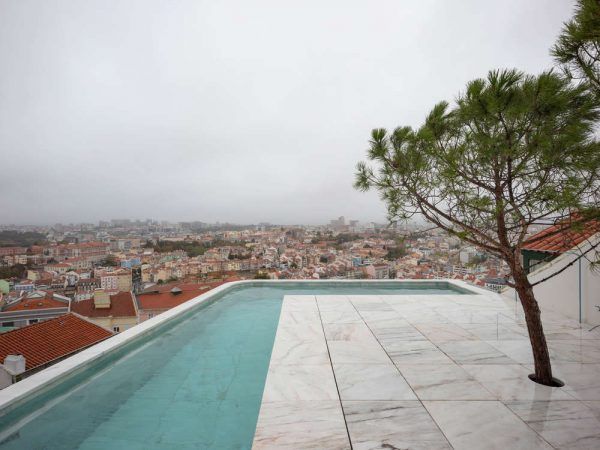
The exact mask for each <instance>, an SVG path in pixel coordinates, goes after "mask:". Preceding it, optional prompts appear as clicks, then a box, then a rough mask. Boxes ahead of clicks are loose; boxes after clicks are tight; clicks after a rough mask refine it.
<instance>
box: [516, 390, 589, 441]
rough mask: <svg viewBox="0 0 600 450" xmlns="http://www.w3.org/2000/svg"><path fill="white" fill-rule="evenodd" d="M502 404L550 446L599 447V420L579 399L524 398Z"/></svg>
mask: <svg viewBox="0 0 600 450" xmlns="http://www.w3.org/2000/svg"><path fill="white" fill-rule="evenodd" d="M506 405H507V406H508V407H509V408H510V409H511V410H512V411H513V412H514V413H515V414H517V415H518V416H519V417H520V418H521V419H522V420H523V421H525V423H526V424H527V425H529V426H530V427H531V428H532V429H533V430H535V431H536V432H537V433H538V434H540V435H541V436H542V437H543V438H544V439H545V440H546V441H547V442H548V443H549V444H550V445H552V446H553V447H554V448H561V449H592V448H600V421H599V420H598V418H597V417H596V416H595V414H594V412H593V411H592V410H591V409H590V408H588V407H587V406H586V405H585V404H584V403H583V402H580V401H544V402H529V401H525V402H508V403H507V404H506Z"/></svg>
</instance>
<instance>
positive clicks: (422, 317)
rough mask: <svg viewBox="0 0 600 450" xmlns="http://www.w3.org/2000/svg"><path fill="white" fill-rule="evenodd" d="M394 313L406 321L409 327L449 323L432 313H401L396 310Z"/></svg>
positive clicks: (448, 320)
mask: <svg viewBox="0 0 600 450" xmlns="http://www.w3.org/2000/svg"><path fill="white" fill-rule="evenodd" d="M396 311H397V312H398V313H399V314H400V316H402V317H403V318H404V319H406V320H408V321H409V322H410V323H411V325H414V324H417V323H450V319H448V318H446V317H444V316H442V315H441V314H438V313H436V312H432V311H414V312H413V311H411V312H407V311H404V312H401V311H398V310H397V309H396Z"/></svg>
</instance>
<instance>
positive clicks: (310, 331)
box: [275, 322, 323, 345]
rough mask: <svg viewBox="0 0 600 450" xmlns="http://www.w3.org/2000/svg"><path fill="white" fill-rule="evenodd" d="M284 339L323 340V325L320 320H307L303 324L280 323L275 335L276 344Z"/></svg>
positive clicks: (300, 340) (301, 340) (299, 340)
mask: <svg viewBox="0 0 600 450" xmlns="http://www.w3.org/2000/svg"><path fill="white" fill-rule="evenodd" d="M280 340H283V341H298V342H307V341H322V340H323V326H322V325H321V323H320V322H307V323H306V324H304V325H303V326H301V327H300V326H291V325H284V324H280V325H279V327H278V328H277V333H276V336H275V345H277V344H278V343H279V341H280Z"/></svg>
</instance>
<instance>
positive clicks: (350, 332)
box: [323, 323, 374, 342]
mask: <svg viewBox="0 0 600 450" xmlns="http://www.w3.org/2000/svg"><path fill="white" fill-rule="evenodd" d="M323 328H324V329H325V338H326V339H327V340H328V341H354V342H374V339H373V333H372V332H371V330H369V327H367V326H366V325H365V324H364V323H324V324H323Z"/></svg>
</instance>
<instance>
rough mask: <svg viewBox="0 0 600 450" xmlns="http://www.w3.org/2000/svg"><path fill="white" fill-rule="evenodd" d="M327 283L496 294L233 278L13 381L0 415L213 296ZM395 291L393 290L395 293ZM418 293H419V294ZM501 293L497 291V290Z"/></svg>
mask: <svg viewBox="0 0 600 450" xmlns="http://www.w3.org/2000/svg"><path fill="white" fill-rule="evenodd" d="M326 283H343V284H360V283H362V284H378V283H387V284H392V283H399V284H400V283H403V284H411V283H415V284H434V283H447V284H449V285H453V286H455V287H457V288H459V289H460V290H466V291H467V295H469V294H470V295H494V292H492V291H488V290H485V289H482V288H479V287H477V286H472V285H469V284H467V283H465V282H464V281H461V280H452V279H436V280H420V279H391V280H390V279H383V280H362V279H359V280H337V279H327V280H242V281H233V282H229V283H225V284H222V285H220V286H218V287H216V288H214V289H211V290H210V291H208V292H206V293H204V294H201V295H199V296H198V297H195V298H193V299H191V300H188V301H186V302H185V303H182V304H181V305H178V306H176V307H174V308H171V309H169V310H168V311H165V312H164V313H162V314H159V315H158V316H155V317H152V318H150V319H148V320H146V321H144V322H142V323H140V324H137V325H136V326H134V327H132V328H129V329H128V330H125V331H122V332H121V333H119V334H117V335H115V336H112V337H110V338H108V339H106V340H104V341H102V342H100V343H98V344H95V345H93V346H91V347H88V348H86V349H85V350H82V351H81V352H79V353H76V354H75V355H73V356H70V357H68V358H65V359H64V360H62V361H60V362H58V363H56V364H54V365H52V366H50V367H48V368H46V369H44V370H42V371H40V372H37V373H35V374H33V375H31V376H29V377H27V378H25V379H24V380H21V381H19V382H17V383H14V384H12V385H11V386H8V387H6V388H5V389H2V390H0V416H3V415H5V414H7V413H8V412H10V411H11V410H12V409H13V408H14V407H17V406H19V405H20V404H22V403H24V402H25V401H27V400H29V399H30V398H33V397H35V394H36V393H39V392H40V391H43V390H44V389H45V388H46V387H49V386H51V385H56V384H59V383H60V382H61V379H62V378H64V377H66V376H68V375H70V374H73V373H75V372H76V371H78V370H79V369H82V368H84V367H85V366H86V365H88V364H90V363H92V362H94V361H96V360H98V359H99V358H101V357H104V356H106V355H107V354H109V353H112V352H114V351H116V350H118V349H120V348H121V347H123V346H124V345H126V344H129V343H133V342H134V341H135V340H137V339H139V338H142V337H143V336H146V335H148V334H150V333H151V332H153V331H154V330H156V328H158V327H160V326H162V325H165V324H167V323H169V322H171V321H172V320H174V319H176V318H178V317H180V316H182V315H183V314H185V313H186V312H190V311H192V310H193V309H195V308H197V307H199V306H200V305H203V304H208V303H209V302H210V301H211V300H213V299H214V300H216V299H215V297H217V296H219V295H220V294H223V293H225V292H227V291H229V290H232V289H234V288H236V287H239V286H244V285H250V286H257V287H258V286H268V285H281V284H326ZM391 295H393V294H391ZM417 295H418V294H417ZM495 295H497V294H495Z"/></svg>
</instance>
